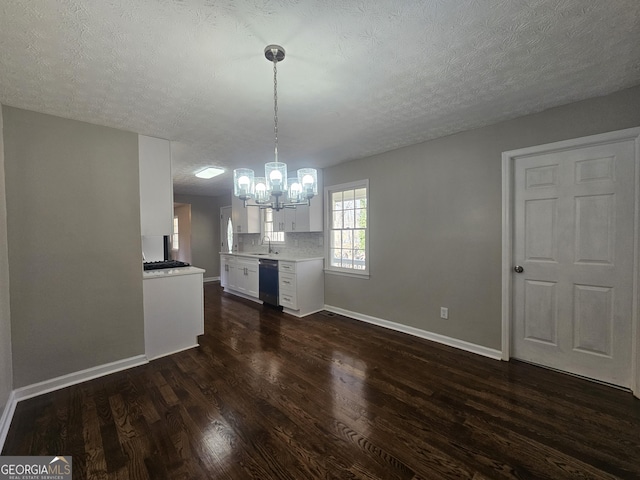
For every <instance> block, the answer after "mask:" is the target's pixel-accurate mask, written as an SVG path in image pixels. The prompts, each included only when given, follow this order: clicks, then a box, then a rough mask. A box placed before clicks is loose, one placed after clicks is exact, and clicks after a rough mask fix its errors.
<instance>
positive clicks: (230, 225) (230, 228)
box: [227, 217, 233, 253]
mask: <svg viewBox="0 0 640 480" xmlns="http://www.w3.org/2000/svg"><path fill="white" fill-rule="evenodd" d="M227 250H228V251H229V253H231V252H232V251H233V222H232V221H231V217H229V221H228V222H227Z"/></svg>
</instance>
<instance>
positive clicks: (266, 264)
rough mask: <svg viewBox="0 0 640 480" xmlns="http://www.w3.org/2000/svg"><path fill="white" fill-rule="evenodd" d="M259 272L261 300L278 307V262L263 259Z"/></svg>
mask: <svg viewBox="0 0 640 480" xmlns="http://www.w3.org/2000/svg"><path fill="white" fill-rule="evenodd" d="M258 272H259V273H258V280H259V282H260V283H259V284H258V285H259V291H260V300H262V301H263V302H264V303H268V304H270V305H278V260H271V259H269V258H261V259H260V268H259V269H258Z"/></svg>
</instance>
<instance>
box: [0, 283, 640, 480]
mask: <svg viewBox="0 0 640 480" xmlns="http://www.w3.org/2000/svg"><path fill="white" fill-rule="evenodd" d="M205 303H206V306H205V312H206V313H205V317H206V333H205V335H204V336H203V337H201V339H200V344H201V346H200V348H197V349H192V350H189V351H186V352H182V353H179V354H176V355H172V356H169V357H165V358H162V359H158V360H155V361H152V362H151V363H150V364H148V365H145V366H141V367H137V368H134V369H131V370H128V371H125V372H120V373H116V374H113V375H109V376H107V377H103V378H100V379H96V380H93V381H90V382H86V383H83V384H80V385H76V386H73V387H69V388H66V389H63V390H59V391H56V392H53V393H50V394H47V395H43V396H40V397H37V398H33V399H30V400H25V401H23V402H20V403H19V404H18V406H17V408H16V412H15V416H14V418H13V423H12V425H11V429H10V431H9V434H8V437H7V440H6V443H5V447H4V450H3V452H2V453H3V455H60V454H64V455H72V456H73V467H74V479H83V478H90V479H147V478H148V479H153V480H155V479H165V478H166V479H189V478H198V479H200V478H202V479H216V478H222V479H245V478H247V479H252V478H254V479H296V480H299V479H333V478H336V479H338V478H339V479H342V478H363V479H419V478H421V479H437V478H455V479H458V478H473V479H489V478H490V479H501V478H519V479H525V478H531V479H544V478H548V479H564V478H582V479H584V478H625V479H631V478H640V401H639V400H637V399H634V398H633V397H632V395H631V394H630V393H627V392H623V391H620V390H616V389H613V388H610V387H607V386H603V385H599V384H596V383H591V382H588V381H585V380H582V379H578V378H575V377H571V376H567V375H563V374H560V373H556V372H551V371H547V370H543V369H540V368H537V367H534V366H531V365H527V364H524V363H519V362H509V363H505V362H499V361H495V360H490V359H486V358H483V357H480V356H477V355H473V354H470V353H466V352H462V351H458V350H456V349H453V348H449V347H445V346H442V345H438V344H435V343H431V342H428V341H425V340H421V339H417V338H414V337H411V336H408V335H404V334H401V333H396V332H393V331H390V330H386V329H383V328H378V327H374V326H370V325H366V324H364V323H360V322H358V321H355V320H351V319H348V318H345V317H341V316H338V315H334V316H330V315H327V314H316V315H312V316H310V317H307V318H304V319H298V318H294V317H292V316H289V315H285V314H282V313H281V312H278V311H277V310H275V309H272V308H269V307H263V306H260V305H257V304H253V303H251V302H247V301H244V300H239V299H237V298H236V297H233V296H230V295H228V294H225V293H223V292H222V291H221V289H220V286H219V284H217V283H213V284H207V286H206V288H205Z"/></svg>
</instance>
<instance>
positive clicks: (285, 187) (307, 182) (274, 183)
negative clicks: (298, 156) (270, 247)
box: [233, 45, 318, 211]
mask: <svg viewBox="0 0 640 480" xmlns="http://www.w3.org/2000/svg"><path fill="white" fill-rule="evenodd" d="M264 55H265V57H266V58H267V60H269V61H271V62H273V111H274V116H273V118H274V128H273V131H274V136H275V150H274V161H273V162H269V163H266V164H265V166H264V177H256V176H255V172H254V171H253V170H251V169H250V168H237V169H235V170H234V171H233V194H234V195H235V196H236V197H238V198H239V199H240V200H243V201H244V206H245V207H248V206H249V207H250V206H258V207H260V208H272V209H274V210H276V211H278V210H282V209H283V208H296V206H297V205H309V204H310V201H311V199H312V198H313V197H314V196H316V195H317V194H318V172H317V170H316V169H315V168H301V169H299V170H298V171H297V175H296V176H291V177H289V176H288V175H287V164H286V163H284V162H279V161H278V71H277V64H278V62H281V61H282V60H283V59H284V55H285V52H284V48H282V47H280V46H279V45H268V46H267V47H266V48H265V49H264ZM248 200H253V201H254V203H247V201H248Z"/></svg>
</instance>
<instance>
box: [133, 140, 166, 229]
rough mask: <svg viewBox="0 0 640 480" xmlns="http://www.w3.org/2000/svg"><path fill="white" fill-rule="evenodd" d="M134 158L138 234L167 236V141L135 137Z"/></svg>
mask: <svg viewBox="0 0 640 480" xmlns="http://www.w3.org/2000/svg"><path fill="white" fill-rule="evenodd" d="M138 159H139V160H138V161H139V168H140V227H141V232H142V235H144V236H155V235H171V233H172V231H173V178H172V175H171V142H169V140H164V139H161V138H154V137H147V136H144V135H138Z"/></svg>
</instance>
